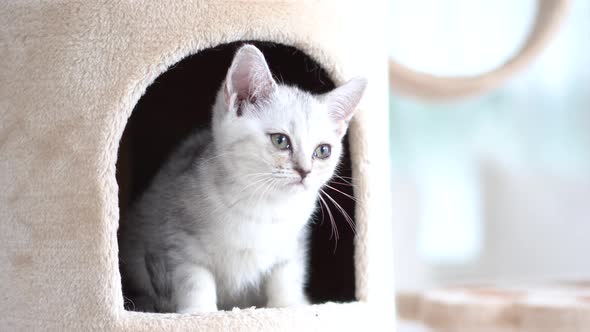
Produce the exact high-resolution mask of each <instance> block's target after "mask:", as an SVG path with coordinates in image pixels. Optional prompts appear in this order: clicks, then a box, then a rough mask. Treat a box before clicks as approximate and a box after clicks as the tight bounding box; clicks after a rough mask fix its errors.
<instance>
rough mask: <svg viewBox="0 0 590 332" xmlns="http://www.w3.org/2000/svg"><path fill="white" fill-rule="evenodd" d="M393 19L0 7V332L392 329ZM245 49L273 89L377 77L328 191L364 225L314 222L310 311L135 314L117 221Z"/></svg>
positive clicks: (203, 7)
mask: <svg viewBox="0 0 590 332" xmlns="http://www.w3.org/2000/svg"><path fill="white" fill-rule="evenodd" d="M540 2H545V3H550V2H551V0H548V1H540ZM385 9H386V8H385V1H375V2H370V3H365V2H361V1H315V0H225V1H82V2H79V1H54V2H50V1H48V2H45V1H30V0H21V1H5V2H2V3H1V4H0V58H1V62H0V187H1V188H2V192H1V194H0V312H1V313H2V314H1V315H0V330H2V331H12V330H21V331H30V330H59V331H62V330H77V331H86V330H107V331H131V330H133V331H160V330H166V331H175V330H189V329H190V330H198V331H201V330H220V331H229V330H240V331H247V330H257V331H260V330H266V331H278V330H293V331H312V330H317V331H325V330H333V331H343V330H351V331H358V330H362V329H370V330H391V324H392V322H393V318H394V315H395V308H394V304H393V301H394V296H393V295H394V293H393V273H392V263H393V258H392V255H391V250H392V247H393V245H392V243H391V228H390V224H391V219H390V213H389V209H390V193H389V187H388V186H389V179H388V174H389V149H388V144H387V142H388V140H389V135H388V125H389V119H388V112H387V108H388V104H387V95H388V69H387V58H386V54H387V52H386V43H384V42H383V41H384V40H385V38H386V35H385V33H386V29H385V14H386V10H385ZM244 42H251V43H254V44H255V45H257V46H258V47H259V48H260V49H261V50H262V51H263V53H264V54H265V56H266V57H267V60H268V61H269V65H270V67H271V70H272V71H273V74H274V75H275V77H276V78H277V80H279V81H282V82H285V83H287V84H293V85H297V86H299V87H301V88H303V89H306V90H309V91H311V92H312V93H322V92H325V91H328V90H330V89H331V88H333V87H334V85H338V84H340V83H343V82H344V81H345V80H347V79H349V78H350V77H352V76H356V75H362V76H365V77H366V78H367V79H368V81H369V85H368V88H367V91H366V94H365V96H364V98H363V100H362V101H361V104H360V106H359V112H358V113H357V115H356V116H355V118H354V119H353V121H352V123H351V125H350V129H349V133H348V136H347V137H345V143H346V144H345V146H346V153H345V155H344V158H343V164H342V168H341V172H340V174H339V175H340V176H341V177H340V178H337V180H338V181H335V182H334V183H333V185H334V186H335V187H336V188H339V191H342V192H343V193H344V195H343V194H340V193H339V192H337V191H332V192H331V195H333V197H334V200H335V202H336V203H338V204H339V205H342V207H343V210H345V211H346V212H347V213H348V214H350V215H351V216H353V218H354V220H355V223H356V231H353V230H352V228H350V227H348V226H347V225H346V223H345V219H344V217H342V216H337V215H338V213H337V211H336V209H335V206H332V207H331V208H332V210H333V211H334V212H335V216H337V219H338V220H337V223H338V224H339V235H338V241H336V235H335V234H333V233H332V230H331V229H330V228H329V223H328V222H322V218H321V213H320V212H318V214H317V215H318V216H317V218H316V219H317V220H314V222H313V224H312V228H313V230H312V232H311V233H312V234H311V235H312V236H311V240H310V277H309V279H310V280H309V285H308V289H307V293H308V295H309V297H310V298H311V300H312V302H313V303H314V304H313V305H309V306H305V307H299V308H287V309H254V308H249V309H248V308H247V309H239V310H238V309H235V310H233V311H229V312H216V313H211V314H203V315H178V314H148V313H138V312H133V311H127V310H126V309H125V308H126V306H127V307H128V306H129V305H130V304H129V303H126V300H125V297H124V292H123V289H122V285H121V276H120V273H119V262H118V242H117V229H118V226H119V222H120V220H121V216H124V215H125V210H126V206H127V205H128V204H129V202H130V201H133V199H134V198H135V197H136V196H137V195H138V194H139V193H141V191H142V190H143V188H145V185H146V184H147V183H149V181H150V179H151V177H153V175H154V172H155V171H156V170H157V168H158V167H159V165H161V163H162V162H163V160H164V159H165V158H166V156H167V155H168V153H169V152H170V150H171V149H172V148H173V147H174V146H175V144H177V143H178V142H179V141H180V140H181V139H182V138H183V137H185V136H186V135H187V134H188V132H190V131H191V130H193V129H194V128H197V127H202V126H206V125H207V123H208V120H209V116H210V114H209V113H208V107H209V106H210V104H211V103H212V100H213V99H212V98H213V95H214V93H215V92H216V90H217V89H218V87H219V85H220V83H221V80H222V79H223V76H224V74H225V71H226V70H227V66H228V65H229V63H230V61H231V58H232V55H233V52H234V51H235V49H236V48H237V47H238V46H239V45H241V44H243V43H244ZM527 45H528V43H527ZM525 53H526V52H525ZM508 65H509V66H508V69H510V70H512V69H513V68H514V67H515V66H514V65H513V66H510V64H508ZM390 68H391V74H392V75H394V76H397V80H396V81H395V82H394V83H397V84H396V85H395V86H396V87H398V88H399V90H402V91H405V92H408V93H413V94H417V95H426V96H437V95H445V96H448V95H461V94H464V92H465V91H466V87H467V86H468V85H469V84H468V83H469V82H464V81H460V82H455V81H451V83H457V84H455V85H456V86H457V89H455V90H452V91H448V88H449V87H450V86H449V85H448V84H447V83H449V81H445V80H442V81H437V80H436V79H435V78H432V77H425V76H424V75H423V74H420V73H414V72H412V71H410V70H407V69H406V68H404V67H402V66H399V65H396V64H392V66H391V67H390ZM484 76H486V75H484ZM504 76H506V75H504ZM504 76H503V77H504ZM487 77H488V78H489V77H490V76H489V75H488V76H487ZM484 78H485V77H484ZM496 78H498V75H496ZM498 81H499V80H498V79H495V80H493V82H498ZM425 82H431V83H432V84H426V83H425ZM486 82H487V83H486ZM459 83H460V84H459ZM480 83H481V82H480ZM483 83H485V84H483ZM483 83H482V84H480V85H481V86H486V87H488V86H490V84H489V83H490V81H489V80H487V81H485V82H483ZM433 84H434V85H433ZM467 90H469V89H467ZM471 90H473V89H471ZM433 91H434V92H433ZM436 91H438V92H439V93H437V92H436ZM336 182H339V183H336ZM348 182H350V185H349V184H347V183H348ZM353 188H354V189H353ZM347 195H354V197H355V200H354V201H353V200H351V199H350V198H348V196H347ZM322 212H323V213H326V212H325V211H322Z"/></svg>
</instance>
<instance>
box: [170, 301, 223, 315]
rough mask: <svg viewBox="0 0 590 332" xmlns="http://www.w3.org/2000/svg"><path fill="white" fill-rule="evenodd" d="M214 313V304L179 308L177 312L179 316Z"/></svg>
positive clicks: (215, 309)
mask: <svg viewBox="0 0 590 332" xmlns="http://www.w3.org/2000/svg"><path fill="white" fill-rule="evenodd" d="M215 311H217V305H216V304H215V303H213V304H208V305H194V306H189V307H185V308H179V309H178V310H177V312H178V313H179V314H200V313H206V312H215Z"/></svg>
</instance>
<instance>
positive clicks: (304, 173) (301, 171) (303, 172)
mask: <svg viewBox="0 0 590 332" xmlns="http://www.w3.org/2000/svg"><path fill="white" fill-rule="evenodd" d="M295 171H297V173H299V176H301V181H303V179H305V177H306V176H307V174H309V173H310V172H311V171H310V170H308V169H303V168H301V167H295Z"/></svg>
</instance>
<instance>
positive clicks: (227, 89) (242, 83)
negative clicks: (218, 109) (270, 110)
mask: <svg viewBox="0 0 590 332" xmlns="http://www.w3.org/2000/svg"><path fill="white" fill-rule="evenodd" d="M275 87H276V83H275V81H274V79H273V78H272V74H271V72H270V69H269V68H268V64H267V63H266V60H265V59H264V55H263V54H262V52H260V50H259V49H258V48H256V47H255V46H254V45H244V46H242V47H241V48H240V49H239V50H238V51H237V52H236V55H235V56H234V59H233V62H232V64H231V66H230V68H229V70H228V72H227V77H226V80H225V86H224V93H225V101H226V103H227V105H228V106H230V108H232V109H235V107H236V106H237V109H238V113H239V112H240V108H239V107H240V105H241V103H242V102H244V101H246V102H250V103H254V102H256V100H260V99H263V98H267V97H268V96H270V94H271V93H272V92H273V91H274V89H275ZM238 115H239V114H238Z"/></svg>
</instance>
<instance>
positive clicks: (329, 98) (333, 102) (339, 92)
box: [325, 77, 367, 136]
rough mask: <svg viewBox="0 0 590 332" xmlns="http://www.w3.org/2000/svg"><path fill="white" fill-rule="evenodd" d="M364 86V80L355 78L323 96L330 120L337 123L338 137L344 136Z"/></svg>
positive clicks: (365, 82)
mask: <svg viewBox="0 0 590 332" xmlns="http://www.w3.org/2000/svg"><path fill="white" fill-rule="evenodd" d="M366 86H367V80H366V79H365V78H363V77H355V78H353V79H351V80H350V81H348V82H346V83H344V84H343V85H342V86H340V87H338V88H336V89H334V90H332V91H331V92H329V93H328V94H326V95H325V100H326V103H327V105H328V112H330V116H331V117H332V119H334V120H335V121H337V122H338V128H339V129H338V134H339V135H340V136H344V133H345V132H346V128H348V122H349V121H350V119H351V118H352V116H353V115H354V112H355V111H356V107H357V106H358V104H359V102H360V101H361V97H362V96H363V92H364V91H365V88H366Z"/></svg>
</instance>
